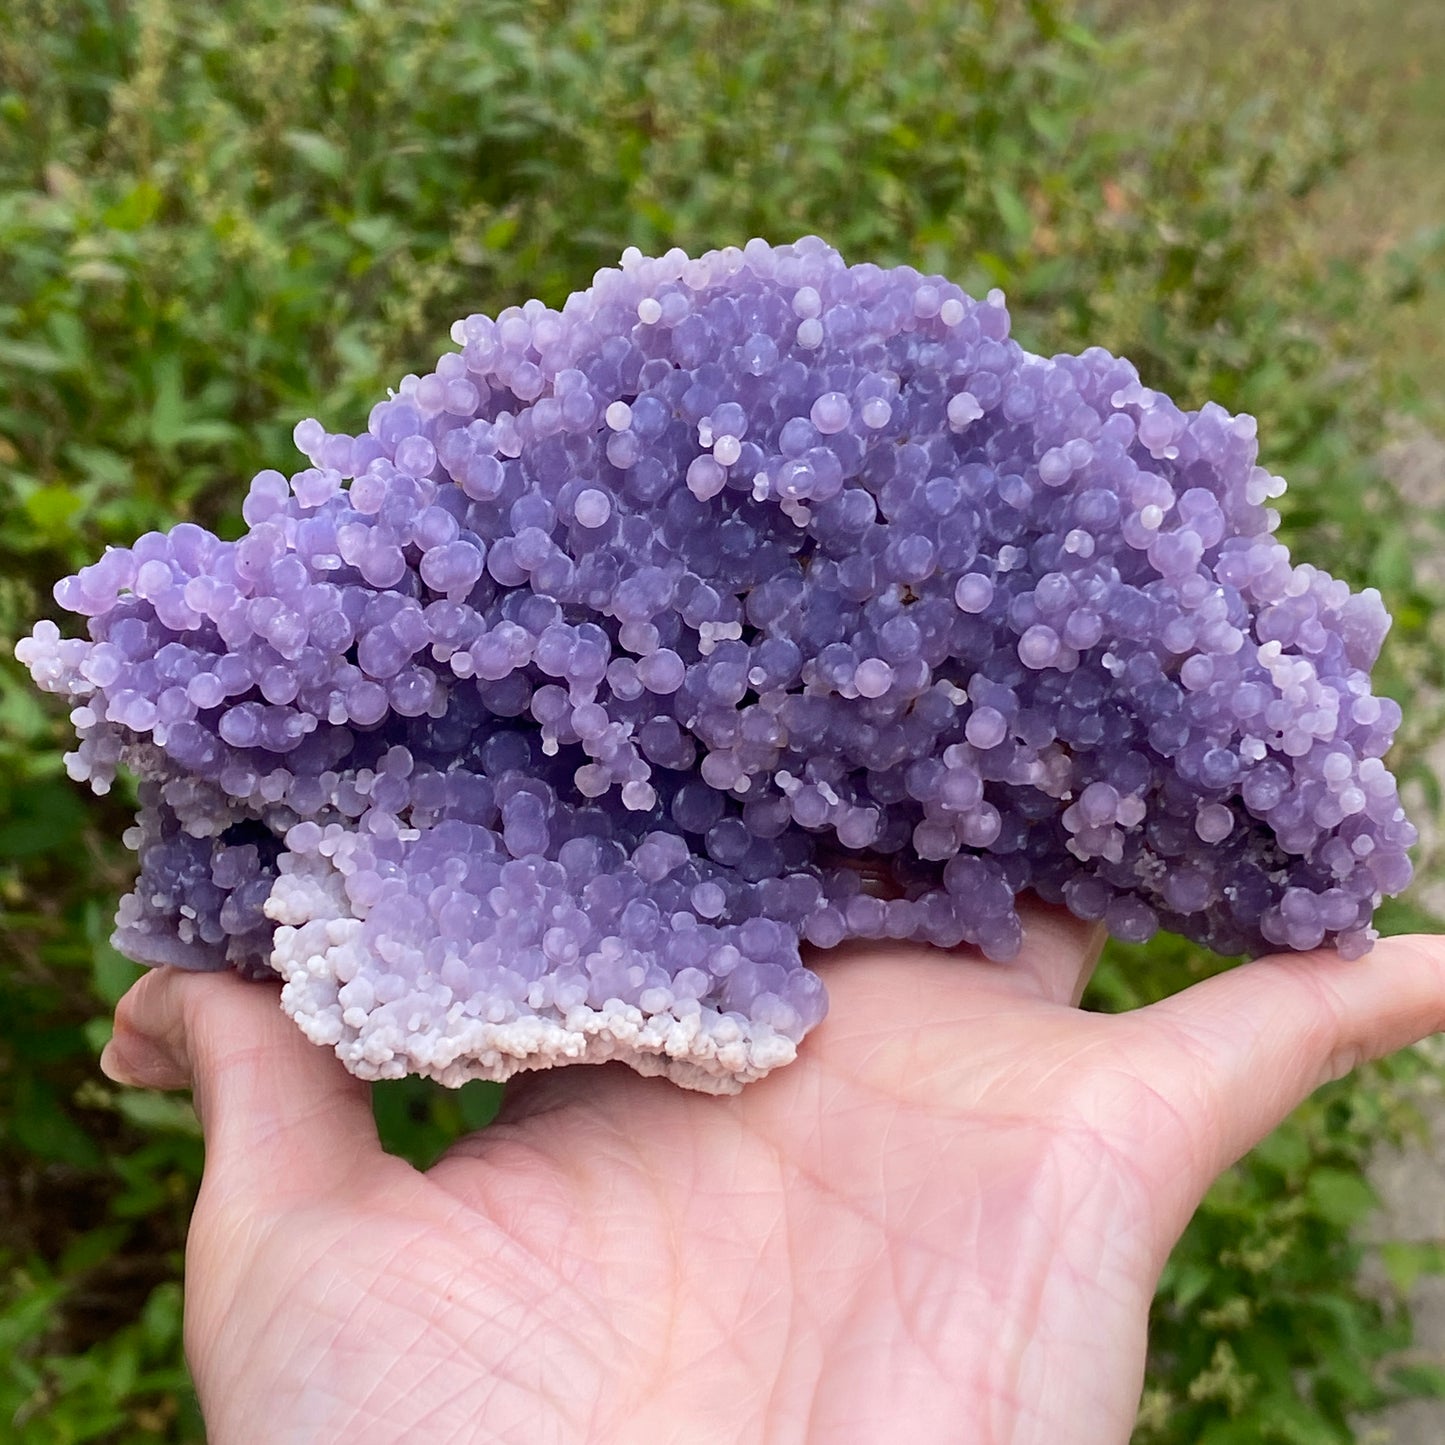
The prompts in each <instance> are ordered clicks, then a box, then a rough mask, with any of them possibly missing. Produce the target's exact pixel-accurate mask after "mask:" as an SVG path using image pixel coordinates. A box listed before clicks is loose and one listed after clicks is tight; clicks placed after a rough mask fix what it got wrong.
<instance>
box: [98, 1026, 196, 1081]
mask: <svg viewBox="0 0 1445 1445" xmlns="http://www.w3.org/2000/svg"><path fill="white" fill-rule="evenodd" d="M100 1071H101V1073H103V1074H104V1075H105V1076H106V1078H108V1079H110V1080H112V1081H113V1082H114V1083H117V1084H126V1085H128V1086H129V1087H131V1088H134V1089H176V1088H181V1087H183V1086H184V1083H185V1081H184V1079H182V1078H180V1074H181V1070H179V1069H178V1068H177V1067H176V1061H175V1060H174V1059H173V1058H171V1056H170V1055H169V1054H168V1053H166V1052H165V1051H164V1050H163V1049H159V1048H157V1047H156V1046H155V1045H154V1044H153V1043H151V1041H150V1040H149V1039H145V1038H139V1037H135V1036H132V1035H127V1036H126V1037H125V1038H124V1040H122V1039H120V1038H113V1039H111V1041H110V1042H109V1043H108V1044H106V1046H105V1048H104V1049H102V1050H101V1054H100Z"/></svg>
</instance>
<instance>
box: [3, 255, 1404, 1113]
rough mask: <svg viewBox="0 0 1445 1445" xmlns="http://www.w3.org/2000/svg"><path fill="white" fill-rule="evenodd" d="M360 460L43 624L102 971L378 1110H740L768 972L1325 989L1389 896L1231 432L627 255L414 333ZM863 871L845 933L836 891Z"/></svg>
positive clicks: (1377, 618)
mask: <svg viewBox="0 0 1445 1445" xmlns="http://www.w3.org/2000/svg"><path fill="white" fill-rule="evenodd" d="M452 335H453V339H454V341H455V342H456V343H457V346H458V350H456V351H453V352H450V353H449V354H447V355H445V356H443V357H442V358H441V359H440V360H439V361H438V362H437V365H436V368H435V370H434V371H433V372H431V373H430V374H428V375H426V376H421V377H418V376H408V377H406V378H405V379H404V380H403V382H402V383H401V386H400V388H399V390H398V391H397V392H396V393H395V394H394V395H392V396H391V397H389V398H388V399H387V400H385V401H383V402H381V403H380V404H379V405H378V406H377V407H376V408H375V409H374V410H373V412H372V414H371V418H370V423H369V427H368V430H367V431H366V432H364V433H362V434H361V435H359V436H356V437H352V436H347V435H340V434H337V435H331V434H328V433H326V432H325V431H324V430H323V429H322V427H321V426H320V425H319V424H318V423H316V422H314V421H307V422H303V423H302V424H301V425H300V426H298V427H297V429H296V440H297V444H298V446H299V447H300V449H301V450H302V452H303V453H305V454H306V456H307V457H308V459H309V460H310V462H311V465H310V466H309V467H307V468H305V469H304V470H302V471H299V472H297V473H296V474H295V475H294V476H292V477H291V478H289V479H288V478H286V477H284V476H282V475H281V474H280V473H278V472H274V471H264V472H262V473H260V474H259V475H258V476H257V477H256V478H255V480H254V481H253V482H252V484H251V488H250V492H249V495H248V496H247V498H246V501H245V504H244V507H243V515H244V518H245V521H246V524H247V530H246V532H245V533H244V535H243V536H242V537H241V538H240V539H239V540H237V541H221V540H218V539H217V538H216V537H215V536H213V535H212V534H211V533H209V532H207V531H204V530H203V529H201V528H200V527H197V526H194V525H189V524H183V525H181V526H178V527H176V528H174V529H173V530H172V531H171V532H170V533H168V534H165V535H161V534H156V533H153V534H149V535H147V536H145V537H142V538H141V539H140V540H139V541H137V542H136V544H135V545H134V546H133V547H130V548H112V549H109V550H108V551H107V552H106V553H105V554H104V555H103V556H102V557H101V558H100V559H99V560H98V561H97V562H96V563H95V564H94V565H92V566H90V567H87V568H85V569H83V570H82V571H81V572H80V573H79V574H78V575H77V576H75V577H72V578H68V579H66V581H64V582H63V583H61V584H60V585H59V587H58V588H57V590H56V595H57V598H58V600H59V601H60V603H61V604H62V606H64V607H65V608H67V609H68V610H70V611H72V612H75V613H79V614H81V615H83V616H86V617H88V618H89V619H90V621H89V640H83V639H64V638H62V637H61V635H60V632H59V629H58V628H57V627H56V626H55V624H53V623H50V622H42V623H40V624H38V625H37V627H36V629H35V631H34V634H33V636H32V637H30V638H28V639H26V640H25V641H24V642H22V643H21V644H20V646H19V648H18V649H17V651H18V655H19V656H20V657H21V659H22V660H23V661H24V662H25V663H26V664H27V665H28V666H29V667H30V669H31V671H32V673H33V674H34V676H35V678H36V680H37V682H38V683H39V685H40V686H41V687H43V688H46V689H47V690H49V691H53V692H58V693H62V694H64V695H66V696H67V697H69V698H70V699H71V700H72V701H73V702H74V703H75V708H74V711H73V713H72V718H73V720H74V723H75V725H76V728H77V731H78V733H79V736H80V745H79V748H78V751H77V752H75V753H73V754H71V755H70V759H69V761H70V766H71V772H72V774H73V776H75V777H76V778H81V779H87V780H88V781H89V782H90V784H91V786H92V787H94V788H95V789H96V790H97V791H99V792H103V791H105V789H106V788H107V787H108V786H109V783H110V780H111V778H112V777H113V775H114V770H115V767H116V765H117V764H118V763H120V762H122V761H124V762H126V763H128V764H129V765H130V766H132V767H133V768H134V769H135V770H136V771H137V773H138V774H139V775H140V777H141V779H142V783H141V803H142V806H141V812H140V815H139V817H138V819H137V823H136V826H135V828H134V829H133V830H132V831H131V834H130V835H129V841H130V843H131V844H132V845H133V846H134V847H135V848H136V850H137V851H138V853H139V855H140V863H141V868H140V877H139V880H138V882H137V884H136V888H135V891H134V892H133V893H131V894H129V895H128V896H127V897H126V898H125V899H124V900H123V902H122V904H121V908H120V913H119V916H118V920H117V932H116V942H117V945H118V946H119V947H120V948H121V950H122V951H123V952H125V953H127V954H128V955H130V956H131V957H133V958H136V959H139V960H141V961H143V962H146V963H154V964H170V965H176V966H180V967H184V968H221V967H226V966H234V967H237V968H239V969H241V970H242V971H243V972H247V973H251V974H267V975H269V974H272V973H273V972H274V973H278V974H280V975H281V977H282V978H283V979H284V980H285V984H284V989H283V994H282V1000H283V1005H284V1007H285V1008H286V1010H287V1011H288V1012H289V1013H290V1014H291V1015H292V1016H293V1017H294V1018H295V1020H296V1022H297V1024H298V1025H299V1026H300V1027H301V1028H302V1029H303V1030H304V1032H305V1033H306V1034H307V1035H308V1036H309V1037H310V1038H312V1039H314V1040H316V1041H317V1042H318V1043H323V1044H327V1045H330V1046H332V1047H334V1048H335V1049H336V1052H337V1053H338V1055H339V1056H340V1057H341V1059H342V1060H343V1061H344V1062H345V1064H346V1065H347V1067H348V1068H350V1069H351V1070H352V1071H353V1072H354V1073H357V1074H359V1075H361V1076H363V1077H368V1078H381V1077H393V1076H397V1075H400V1074H403V1073H406V1072H409V1071H410V1072H418V1073H423V1074H428V1075H432V1076H434V1077H436V1078H439V1079H441V1080H443V1081H444V1082H446V1083H450V1084H456V1083H460V1082H462V1081H464V1080H466V1079H468V1078H474V1077H486V1078H501V1077H505V1076H507V1075H508V1074H510V1073H512V1072H514V1071H515V1070H517V1069H520V1068H535V1067H544V1066H548V1065H551V1064H556V1063H562V1062H571V1061H600V1060H604V1059H609V1058H620V1059H624V1060H625V1061H626V1062H628V1063H629V1064H631V1065H632V1067H633V1068H636V1069H638V1070H640V1071H641V1072H643V1073H662V1074H666V1075H667V1076H668V1077H670V1078H672V1079H674V1080H675V1081H676V1082H678V1083H681V1084H685V1085H688V1086H691V1087H695V1088H701V1089H708V1090H713V1091H718V1092H723V1091H731V1090H735V1089H736V1088H738V1087H740V1086H741V1084H742V1083H743V1082H746V1081H747V1080H749V1079H753V1078H756V1077H758V1076H760V1075H762V1074H764V1073H766V1072H767V1071H768V1070H769V1069H771V1068H773V1067H775V1066H776V1065H778V1064H781V1063H785V1062H787V1061H789V1060H790V1059H792V1058H793V1056H794V1054H795V1051H796V1047H797V1044H798V1042H799V1041H800V1040H801V1039H802V1037H803V1035H804V1034H805V1033H806V1032H807V1031H808V1029H809V1028H811V1027H812V1026H813V1025H814V1024H816V1023H817V1022H818V1021H819V1020H820V1019H821V1017H822V1016H823V1013H824V1009H825V1006H826V1003H825V998H824V994H823V990H822V986H821V984H820V982H819V980H818V978H817V976H816V975H815V974H814V973H813V972H812V971H810V970H809V969H808V968H806V967H805V966H804V965H803V963H802V962H801V960H800V957H799V942H800V940H803V939H806V940H808V941H810V942H812V943H814V944H817V945H821V946H824V947H827V946H830V945H833V944H836V943H838V942H840V941H841V940H843V939H845V938H870V939H885V938H887V939H918V940H924V941H928V942H931V943H934V944H939V945H943V946H954V945H958V944H962V943H967V944H970V945H973V946H975V947H976V948H978V949H980V950H981V951H982V952H983V953H984V954H986V955H987V956H988V957H990V958H992V959H997V960H1006V959H1008V958H1009V957H1010V956H1012V955H1013V954H1014V953H1015V952H1016V951H1017V949H1018V947H1019V944H1020V926H1019V919H1018V914H1017V911H1016V907H1015V899H1016V897H1017V895H1018V894H1019V893H1020V892H1022V891H1023V890H1025V889H1030V890H1033V891H1034V892H1036V893H1037V894H1039V895H1040V896H1041V897H1043V898H1045V899H1047V900H1050V901H1054V902H1061V903H1063V904H1064V905H1066V906H1067V907H1068V908H1070V909H1071V910H1072V911H1073V912H1074V913H1075V914H1077V915H1079V916H1080V917H1083V918H1087V919H1102V920H1103V921H1104V922H1105V923H1106V924H1107V925H1108V927H1109V929H1110V930H1111V931H1112V932H1113V933H1114V934H1115V935H1116V936H1118V937H1121V938H1125V939H1132V940H1142V939H1145V938H1147V937H1148V936H1150V934H1152V932H1153V931H1154V930H1155V929H1156V928H1158V927H1161V926H1162V927H1164V928H1168V929H1172V930H1174V931H1177V932H1179V933H1182V934H1185V935H1187V936H1189V937H1190V938H1193V939H1196V940H1198V941H1199V942H1201V943H1203V944H1206V945H1208V946H1209V947H1211V948H1213V949H1216V950H1217V951H1219V952H1221V953H1226V954H1236V953H1250V954H1254V953H1260V952H1265V951H1268V950H1270V949H1271V948H1277V947H1283V948H1292V949H1306V948H1312V947H1315V946H1318V945H1321V944H1326V945H1330V946H1333V947H1336V948H1338V949H1339V950H1340V951H1341V952H1342V953H1346V954H1356V953H1359V952H1362V951H1363V950H1364V949H1366V948H1367V947H1368V946H1369V943H1370V940H1371V939H1372V937H1373V936H1374V935H1373V931H1372V929H1371V926H1370V925H1371V917H1372V914H1373V911H1374V908H1375V906H1376V905H1377V904H1378V902H1379V901H1380V899H1381V897H1382V896H1384V895H1385V894H1389V893H1394V892H1397V891H1398V890H1399V889H1400V888H1402V887H1403V886H1404V885H1405V883H1406V882H1407V881H1408V879H1409V874H1410V866H1409V862H1408V859H1407V857H1406V849H1407V848H1408V846H1409V845H1410V844H1411V843H1412V842H1413V841H1414V836H1415V835H1414V831H1413V829H1412V828H1411V825H1410V824H1409V822H1408V821H1407V819H1406V818H1405V815H1404V812H1403V811H1402V809H1401V807H1400V804H1399V799H1398V796H1397V793H1396V787H1395V782H1394V779H1393V778H1392V777H1391V775H1390V773H1389V772H1388V771H1387V770H1386V768H1385V765H1384V763H1383V762H1382V761H1381V758H1382V756H1383V754H1384V753H1385V751H1386V749H1387V748H1388V746H1389V743H1390V741H1391V738H1392V736H1393V733H1394V730H1395V728H1396V726H1397V725H1398V722H1399V715H1400V714H1399V708H1398V707H1397V705H1396V704H1395V703H1394V702H1392V701H1391V700H1389V699H1387V698H1378V697H1376V696H1374V695H1373V694H1372V692H1371V689H1370V677H1369V671H1370V668H1371V666H1372V664H1373V662H1374V660H1375V657H1376V654H1377V652H1378V650H1379V647H1380V644H1381V641H1382V640H1383V637H1384V634H1385V631H1386V628H1387V627H1388V622H1389V619H1388V617H1387V616H1386V613H1385V611H1384V608H1383V606H1382V604H1381V600H1380V598H1379V595H1378V594H1377V593H1376V592H1374V591H1373V590H1368V591H1365V592H1362V593H1358V594H1352V593H1351V592H1350V590H1349V588H1348V587H1347V586H1346V585H1345V584H1344V583H1342V582H1339V581H1336V580H1333V579H1331V578H1330V577H1329V576H1327V575H1326V574H1324V573H1322V572H1320V571H1317V570H1316V569H1314V568H1312V567H1310V566H1308V565H1298V566H1296V565H1293V564H1292V563H1291V561H1290V557H1289V554H1288V552H1287V550H1286V549H1285V547H1284V546H1282V545H1281V544H1280V543H1279V542H1278V541H1277V540H1276V539H1275V538H1274V536H1273V532H1274V529H1275V527H1276V525H1277V520H1278V519H1277V516H1276V514H1275V513H1274V512H1273V511H1272V510H1271V509H1270V508H1269V507H1268V506H1267V505H1266V503H1267V502H1268V501H1269V500H1270V499H1271V498H1272V497H1274V496H1277V495H1278V494H1279V491H1280V490H1281V489H1282V485H1283V484H1282V483H1281V482H1280V481H1279V480H1278V479H1277V478H1275V477H1272V476H1271V475H1270V474H1269V473H1268V472H1267V471H1265V470H1264V469H1262V468H1261V467H1259V466H1257V465H1256V460H1255V459H1256V443H1255V429H1254V423H1253V421H1252V419H1251V418H1249V417H1235V416H1231V415H1229V414H1228V413H1226V412H1225V411H1224V410H1222V409H1221V408H1219V407H1217V406H1213V405H1207V406H1205V407H1204V408H1203V409H1202V410H1201V411H1198V412H1185V411H1181V410H1180V409H1179V408H1178V407H1176V406H1175V405H1174V404H1173V403H1172V402H1171V401H1170V400H1169V399H1168V398H1166V397H1164V396H1162V395H1161V394H1159V393H1157V392H1155V391H1151V390H1150V389H1148V388H1146V387H1144V386H1143V385H1141V384H1140V381H1139V378H1138V375H1137V373H1136V372H1135V370H1134V369H1133V367H1132V366H1130V364H1129V363H1128V362H1126V361H1121V360H1119V359H1117V358H1115V357H1113V356H1111V355H1109V354H1107V353H1106V352H1103V351H1101V350H1098V349H1091V350H1088V351H1085V352H1084V353H1083V354H1082V355H1080V356H1069V355H1061V356H1055V357H1053V358H1050V359H1045V358H1042V357H1039V356H1035V355H1032V354H1030V353H1029V352H1027V351H1026V350H1024V349H1023V348H1022V347H1021V346H1019V345H1018V344H1017V343H1016V342H1015V341H1013V340H1011V339H1010V337H1009V324H1008V315H1007V312H1006V311H1005V309H1004V305H1003V300H1002V297H1001V296H1000V295H998V294H997V293H995V294H993V295H991V296H989V297H988V298H987V299H985V300H984V301H982V302H978V301H975V300H973V299H971V298H969V297H968V296H966V295H965V294H964V293H963V292H962V291H960V290H959V289H958V288H957V287H956V286H953V285H951V284H950V283H948V282H946V281H944V280H942V279H941V278H937V277H926V276H922V275H920V274H919V273H918V272H916V271H914V270H912V269H910V268H907V267H900V268H897V269H892V270H887V269H882V268H879V267H877V266H870V265H860V266H853V267H848V266H847V265H845V264H844V262H843V261H842V260H841V259H840V258H839V256H838V255H837V254H836V252H834V251H832V250H830V249H829V248H828V247H827V246H825V245H824V244H823V243H822V242H820V241H818V240H816V239H813V238H808V239H805V240H803V241H800V242H798V243H796V244H795V245H791V246H782V247H777V248H773V247H770V246H768V245H766V244H764V243H763V242H761V241H752V242H749V243H748V245H747V246H745V247H743V248H729V249H726V250H722V251H717V252H713V253H710V254H708V255H706V256H703V257H700V258H697V259H689V258H687V257H686V256H684V255H683V254H682V253H681V252H678V251H674V252H670V253H669V254H668V255H666V256H663V257H661V258H658V259H647V258H644V257H642V256H640V255H638V254H636V253H635V252H629V253H628V254H627V255H625V256H624V257H623V260H622V264H621V267H620V269H617V270H609V271H603V272H600V273H599V274H598V275H597V277H596V278H595V280H594V283H593V285H592V287H591V289H590V290H588V291H586V292H582V293H579V294H577V295H574V296H573V297H571V298H570V299H569V300H568V301H567V303H566V304H565V305H564V306H563V308H562V309H561V310H560V311H554V310H549V309H548V308H546V307H545V306H543V305H542V304H541V303H540V302H536V301H530V302H528V303H527V304H526V305H525V306H523V307H520V308H513V309H510V310H507V311H505V312H503V313H502V314H501V315H500V316H498V317H497V318H495V319H492V318H488V317H485V316H472V317H469V318H467V319H466V320H464V321H461V322H458V323H457V325H456V326H455V327H454V328H453V332H452ZM860 863H862V864H866V865H867V866H868V867H870V868H872V869H874V870H879V869H882V870H886V873H887V876H888V878H889V881H890V887H889V889H888V890H887V891H888V892H890V893H891V894H892V895H893V896H891V897H886V898H885V897H878V896H874V894H873V892H870V891H869V890H866V889H865V888H864V887H863V885H862V882H861V872H860V868H859V866H857V865H858V864H860Z"/></svg>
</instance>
